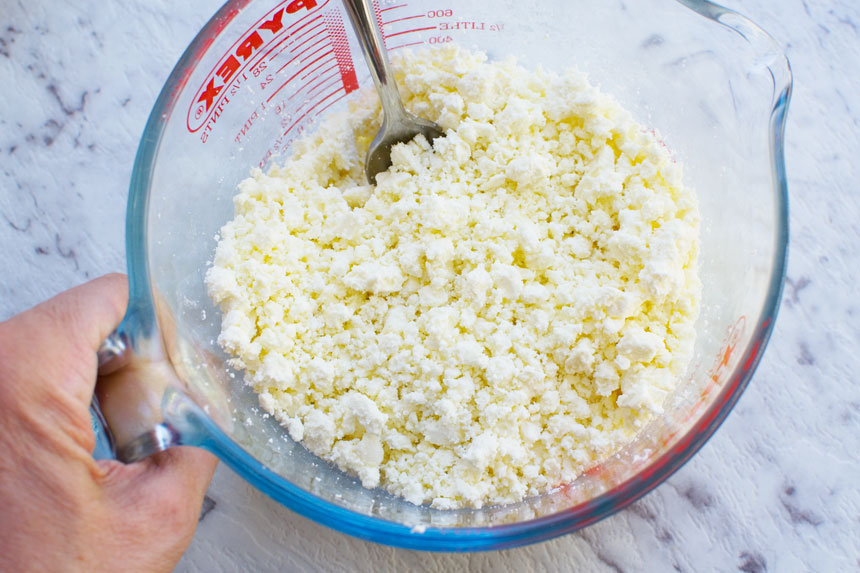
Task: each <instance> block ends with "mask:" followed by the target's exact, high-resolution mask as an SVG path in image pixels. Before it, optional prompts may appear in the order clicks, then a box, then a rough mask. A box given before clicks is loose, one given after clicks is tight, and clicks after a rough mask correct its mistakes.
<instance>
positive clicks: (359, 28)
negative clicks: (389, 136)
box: [343, 0, 405, 121]
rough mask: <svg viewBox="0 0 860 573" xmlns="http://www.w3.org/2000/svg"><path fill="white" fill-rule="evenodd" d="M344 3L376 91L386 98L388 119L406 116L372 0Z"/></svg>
mask: <svg viewBox="0 0 860 573" xmlns="http://www.w3.org/2000/svg"><path fill="white" fill-rule="evenodd" d="M343 5H344V7H345V8H346V11H347V13H348V14H349V19H350V21H352V27H353V29H354V30H355V34H356V36H358V42H359V43H360V44H361V50H362V52H364V59H365V60H366V61H367V67H368V68H370V75H371V77H373V83H374V84H376V91H377V92H378V93H379V99H380V100H381V101H382V109H383V111H384V112H385V118H386V120H387V121H391V120H395V119H397V118H400V117H403V116H404V115H405V112H404V109H403V103H402V102H401V101H400V93H399V92H398V91H397V84H396V83H395V81H394V74H393V73H392V72H391V66H390V65H389V63H388V55H387V54H386V52H385V42H384V40H383V39H382V32H381V31H380V29H379V28H378V27H377V25H376V13H375V12H374V11H373V6H372V4H371V2H370V1H369V0H343Z"/></svg>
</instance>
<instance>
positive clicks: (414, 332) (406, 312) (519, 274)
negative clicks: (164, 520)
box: [207, 47, 700, 509]
mask: <svg viewBox="0 0 860 573" xmlns="http://www.w3.org/2000/svg"><path fill="white" fill-rule="evenodd" d="M394 64H395V66H396V69H397V70H398V77H397V81H398V83H399V85H400V87H401V92H402V93H403V96H404V102H405V104H406V107H407V108H408V109H409V110H410V111H412V112H413V113H415V114H417V115H420V116H424V117H427V118H430V119H432V120H435V121H436V122H438V123H439V124H440V125H441V126H442V127H443V128H444V129H445V130H446V132H445V136H444V137H443V138H440V139H437V140H436V141H435V142H434V143H433V146H432V147H431V146H430V145H429V144H428V142H427V141H426V140H425V139H424V138H423V137H421V136H419V137H418V138H416V139H415V140H414V141H412V142H410V143H407V144H402V145H397V146H395V147H394V148H393V150H392V166H391V168H390V169H389V170H388V171H386V172H384V173H381V174H379V176H378V178H377V184H376V185H375V186H373V187H371V186H369V185H368V184H367V183H366V180H365V176H364V170H363V166H364V161H363V160H364V154H365V152H366V150H367V147H368V144H369V142H370V140H371V139H372V138H373V135H374V134H375V133H376V130H377V129H378V127H379V124H380V121H381V112H380V109H379V103H378V100H377V98H376V95H375V93H373V92H370V91H366V92H363V93H362V94H361V95H360V96H359V98H358V100H357V101H354V102H352V103H351V109H350V110H349V112H348V113H341V114H334V115H330V116H328V117H327V118H325V120H324V121H323V122H322V124H321V125H320V126H319V128H318V129H317V130H316V131H315V132H313V133H311V134H310V135H308V136H305V137H303V138H302V139H301V140H300V141H297V142H296V143H295V145H294V149H293V153H292V155H291V157H290V158H289V159H287V160H286V162H285V163H284V164H283V165H281V166H274V167H272V168H271V170H270V171H269V172H268V173H263V172H261V171H260V170H255V171H254V172H253V174H252V177H250V178H249V179H246V180H245V181H243V182H242V183H241V184H240V186H239V189H240V192H239V194H238V195H237V196H236V197H235V217H234V219H233V220H232V221H230V222H229V223H227V224H226V225H225V226H224V228H223V229H222V231H221V234H220V236H221V238H220V241H219V243H218V246H217V250H216V253H215V261H214V265H213V267H212V268H211V269H210V271H209V273H208V275H207V284H208V288H209V292H210V295H211V297H212V298H213V300H214V301H215V302H216V303H217V304H218V305H220V307H221V309H222V310H223V313H224V316H223V321H222V332H221V335H220V337H219V343H220V344H221V345H222V346H223V348H224V349H225V350H226V351H227V352H229V353H230V354H231V355H232V356H233V358H232V361H231V363H232V365H233V366H235V367H237V368H241V369H244V370H245V373H246V381H247V383H248V384H251V385H252V386H253V388H254V390H255V391H256V392H257V393H258V394H259V397H260V404H261V405H262V406H263V408H264V409H265V410H266V411H267V412H269V413H271V414H272V415H274V416H275V417H276V418H277V419H278V420H279V421H280V423H282V424H283V425H284V426H285V427H286V428H287V430H288V431H289V434H290V436H291V437H292V438H293V439H295V440H297V441H300V442H302V443H303V444H304V445H305V446H306V447H307V448H308V449H309V450H311V451H312V452H314V453H315V454H317V455H319V456H320V457H322V458H324V459H327V460H331V461H333V462H334V463H335V464H337V465H338V466H339V467H341V468H342V469H344V470H345V471H348V472H351V473H353V474H355V475H357V476H358V477H359V478H360V479H361V482H362V484H364V485H365V486H366V487H369V488H373V487H377V486H381V487H384V488H385V489H387V490H389V491H391V492H392V493H394V494H396V495H400V496H402V497H404V498H405V499H406V500H408V501H410V502H412V503H415V504H430V505H432V506H433V507H437V508H443V509H444V508H457V507H463V506H470V507H481V506H482V505H485V504H504V503H511V502H515V501H518V500H520V499H522V498H524V497H526V496H531V495H537V494H542V493H545V492H547V491H549V490H550V489H552V488H554V487H557V486H559V485H561V484H565V483H569V482H571V481H573V480H574V479H575V478H576V477H577V476H578V475H579V474H580V473H581V472H583V471H585V470H587V469H588V468H589V467H591V466H593V465H594V464H596V463H597V462H599V461H600V460H602V459H604V458H606V457H607V456H609V455H610V454H612V453H613V452H614V451H615V450H617V449H618V448H619V447H620V446H622V445H623V444H625V443H626V442H628V441H629V440H631V439H632V438H633V437H634V436H635V435H636V433H637V431H638V430H639V429H641V428H642V427H643V425H644V424H645V423H646V422H647V421H649V419H651V418H652V417H653V416H654V415H655V414H657V413H659V412H660V411H661V408H662V404H663V402H664V399H665V398H666V396H667V395H668V394H669V393H670V392H671V391H672V390H673V388H674V387H675V385H676V383H677V381H678V379H679V378H680V377H681V376H682V374H683V372H684V370H685V368H686V366H687V363H688V361H689V359H690V355H691V351H692V344H693V339H694V336H695V333H694V329H693V323H694V321H695V318H696V315H697V312H698V310H697V309H698V299H699V290H700V283H699V279H698V276H697V269H696V256H697V249H698V236H699V221H698V211H697V205H696V200H695V197H694V195H693V193H692V192H691V191H690V190H689V189H686V188H685V187H684V185H683V184H682V182H681V169H680V166H679V165H677V164H676V163H675V162H673V160H672V159H671V157H670V155H669V153H668V151H667V150H666V149H665V147H664V146H663V145H662V144H661V143H660V141H659V140H658V139H657V137H656V136H655V135H654V134H653V133H651V132H648V131H646V130H645V129H643V127H642V126H641V125H639V124H637V123H636V122H634V121H633V119H632V118H631V116H630V114H629V113H627V112H626V111H625V110H624V109H622V108H621V107H620V106H619V105H618V104H617V103H616V102H615V101H614V100H613V99H611V98H610V97H608V96H606V95H603V94H601V93H600V92H599V91H598V90H597V89H596V88H594V87H593V86H591V85H590V84H589V83H588V82H587V80H586V78H585V76H584V75H583V74H581V73H578V72H576V71H567V72H564V73H563V74H561V75H557V74H555V73H553V72H549V71H545V70H541V69H538V70H536V71H529V70H526V69H524V68H523V67H520V66H519V65H517V64H516V62H515V61H513V60H505V61H501V62H488V61H487V59H486V56H485V55H484V54H482V53H476V52H469V51H466V50H464V49H460V48H457V47H445V48H440V49H435V50H428V51H423V52H419V53H414V54H405V55H402V56H401V57H399V58H396V59H395V62H394Z"/></svg>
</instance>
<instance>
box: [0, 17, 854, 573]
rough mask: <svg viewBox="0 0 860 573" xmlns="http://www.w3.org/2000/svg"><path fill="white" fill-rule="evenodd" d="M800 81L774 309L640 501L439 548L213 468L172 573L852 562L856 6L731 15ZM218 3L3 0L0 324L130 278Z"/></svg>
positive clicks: (836, 566) (850, 567)
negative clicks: (602, 516) (611, 511)
mask: <svg viewBox="0 0 860 573" xmlns="http://www.w3.org/2000/svg"><path fill="white" fill-rule="evenodd" d="M729 4H730V5H731V6H732V7H735V8H737V9H739V10H740V11H742V12H744V13H746V14H747V15H749V16H750V17H752V18H753V19H754V20H756V21H758V22H759V23H760V24H762V25H763V27H764V28H765V29H767V30H768V31H770V32H771V33H772V34H773V35H774V36H775V37H776V38H777V39H778V40H779V41H780V42H781V43H783V44H784V45H785V46H786V50H787V53H788V55H789V57H790V59H791V62H792V64H793V67H794V71H795V79H796V91H795V94H794V100H793V103H792V108H791V112H790V120H789V126H788V141H787V164H788V176H789V186H790V194H791V202H792V203H791V241H792V242H791V254H790V264H789V271H788V279H787V285H786V289H785V294H784V299H783V304H782V309H781V311H780V315H779V319H778V321H777V324H776V329H775V331H774V334H773V338H772V340H771V343H770V346H769V348H768V350H767V353H766V355H765V358H764V360H763V362H762V363H761V366H760V367H759V369H758V372H757V373H756V375H755V377H754V379H753V381H752V383H751V385H750V387H749V389H748V390H747V391H746V393H745V395H744V396H743V397H742V399H741V401H740V403H739V404H738V406H737V408H736V409H735V410H734V412H733V413H732V414H731V416H730V417H729V419H728V421H727V422H726V423H725V424H724V425H723V427H722V428H721V429H720V430H719V431H718V433H717V435H716V436H715V437H714V438H713V439H712V440H711V441H710V442H709V443H708V444H707V445H706V446H705V447H704V448H703V449H702V451H701V452H700V453H699V454H698V455H697V456H696V457H695V458H694V459H693V460H692V461H691V462H690V463H688V464H687V465H686V466H685V467H684V468H683V469H681V470H680V471H679V472H678V473H677V474H676V475H674V476H673V477H672V478H671V479H670V480H668V482H666V483H665V484H664V485H662V486H661V487H660V488H658V489H657V490H656V491H655V492H653V493H651V494H650V495H648V496H646V497H645V498H644V499H642V500H640V501H639V502H637V503H635V504H634V505H633V506H631V507H630V508H629V509H627V510H625V511H623V512H621V513H619V514H616V515H614V516H612V517H610V518H608V519H606V520H604V521H602V522H600V523H599V524H597V525H595V526H592V527H590V528H588V529H586V530H584V531H582V532H580V533H577V534H573V535H569V536H566V537H563V538H560V539H556V540H554V541H551V542H547V543H543V544H540V545H536V546H531V547H527V548H521V549H516V550H510V551H506V552H501V553H499V552H497V553H486V554H477V555H433V554H427V553H420V552H414V551H404V550H399V549H392V548H389V547H383V546H379V545H374V544H370V543H366V542H362V541H358V540H355V539H351V538H348V537H345V536H343V535H341V534H338V533H335V532H333V531H330V530H327V529H325V528H323V527H321V526H319V525H316V524H314V523H312V522H310V521H308V520H306V519H304V518H302V517H299V516H297V515H295V514H293V513H292V512H290V511H289V510H287V509H285V508H283V507H281V506H279V505H277V504H276V503H274V502H272V501H270V500H268V499H267V498H265V497H264V496H263V495H262V494H260V493H258V492H257V491H255V490H253V489H252V488H250V487H249V486H248V485H246V484H245V483H244V482H243V481H241V480H240V479H239V478H237V477H236V476H235V475H234V474H232V473H231V472H230V471H229V470H228V469H226V468H223V467H222V468H220V469H219V470H218V473H217V474H216V478H215V481H214V483H213V485H212V487H211V489H210V492H209V497H208V499H207V503H206V507H205V508H204V509H206V510H208V511H207V512H206V513H205V515H204V517H203V519H202V521H201V524H200V527H199V530H198V532H197V535H196V537H195V539H194V542H193V544H192V545H191V548H190V549H189V551H188V552H187V554H186V555H185V557H184V558H183V560H182V561H181V562H180V565H179V568H178V569H179V570H180V571H189V572H193V571H207V572H208V571H232V570H239V569H243V570H249V571H256V570H259V571H274V570H285V571H293V570H301V571H304V570H307V571H311V570H323V571H327V570H367V571H387V570H396V571H402V570H411V569H416V570H422V569H423V570H430V571H448V570H455V569H460V568H470V569H475V570H492V571H531V570H572V569H578V570H583V571H591V570H594V571H667V570H671V569H673V568H674V569H675V570H678V571H704V570H721V571H729V570H734V569H738V570H741V571H746V572H761V571H811V570H815V571H857V570H858V569H860V488H858V483H860V437H858V436H860V387H858V383H857V376H856V375H855V371H856V370H858V369H860V321H858V318H860V296H858V295H860V289H858V288H857V286H856V283H857V280H858V279H859V278H860V277H858V274H859V273H858V269H860V199H858V189H857V187H858V181H860V178H858V172H857V170H856V169H855V160H856V158H858V157H860V135H858V134H860V35H858V34H860V31H858V26H860V6H858V5H857V4H856V2H855V1H854V0H785V1H783V2H779V3H777V2H771V1H769V0H744V1H742V0H733V1H731V2H729ZM218 5H219V0H193V1H188V2H169V1H168V0H125V1H124V2H96V1H94V0H92V1H84V0H70V1H68V2H54V1H49V0H0V83H1V84H2V88H0V243H2V245H3V248H2V250H0V269H2V279H0V319H2V318H6V317H8V316H10V315H12V314H14V313H15V312H17V311H19V310H22V309H24V308H26V307H28V306H30V305H32V304H34V303H36V302H38V301H39V300H41V299H44V298H45V297H48V296H50V295H52V294H54V293H56V292H58V291H60V290H62V289H65V288H67V287H70V286H72V285H74V284H77V283H80V282H82V281H84V280H85V279H87V278H88V277H94V276H97V275H99V274H102V273H105V272H108V271H122V270H124V256H125V255H124V250H123V219H124V210H125V200H126V194H127V186H128V180H129V176H130V173H131V167H132V162H133V158H134V152H135V149H136V147H137V143H138V138H139V136H140V133H141V131H142V129H143V125H144V122H145V120H146V117H147V114H148V113H149V110H150V108H151V106H152V104H153V102H154V100H155V97H156V95H157V93H158V90H159V89H160V87H161V85H162V83H163V81H164V80H165V79H166V77H167V75H168V73H169V72H170V69H171V68H172V66H173V64H174V63H175V61H176V60H177V59H178V57H179V55H180V54H181V53H182V50H183V49H184V48H185V46H186V45H187V44H188V42H189V41H190V40H191V39H192V37H193V36H194V34H195V32H196V31H197V30H198V29H199V28H200V26H201V25H202V24H203V23H204V22H205V21H206V19H207V18H208V16H209V15H210V14H211V13H213V12H214V11H215V9H216V8H217V7H218Z"/></svg>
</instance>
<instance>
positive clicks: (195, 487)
mask: <svg viewBox="0 0 860 573" xmlns="http://www.w3.org/2000/svg"><path fill="white" fill-rule="evenodd" d="M97 464H99V465H100V466H101V472H100V473H101V474H102V475H103V479H102V485H103V487H104V489H105V490H106V493H107V494H108V497H109V498H111V499H113V500H114V501H115V502H116V503H117V504H118V505H119V506H120V507H121V508H122V513H124V514H125V515H129V516H131V515H135V516H137V518H138V520H142V521H143V523H144V524H145V523H149V524H155V525H158V524H160V526H164V527H170V528H175V529H176V530H175V531H173V532H172V533H173V534H175V535H178V536H186V535H187V537H188V540H189V541H190V539H191V535H192V534H193V532H194V528H195V526H196V525H197V519H198V517H199V515H200V508H201V505H202V503H203V497H204V496H205V495H206V490H207V489H208V487H209V483H210V482H211V481H212V475H213V474H214V472H215V467H216V466H217V465H218V458H216V457H215V456H214V455H213V454H211V453H209V452H208V451H206V450H203V449H200V448H196V447H192V446H176V447H172V448H168V449H167V450H165V451H163V452H158V453H156V454H153V455H152V456H150V457H148V458H145V459H143V460H141V461H139V462H134V463H131V464H123V463H121V462H118V461H116V460H99V461H98V462H97Z"/></svg>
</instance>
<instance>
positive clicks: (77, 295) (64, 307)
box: [0, 274, 128, 405]
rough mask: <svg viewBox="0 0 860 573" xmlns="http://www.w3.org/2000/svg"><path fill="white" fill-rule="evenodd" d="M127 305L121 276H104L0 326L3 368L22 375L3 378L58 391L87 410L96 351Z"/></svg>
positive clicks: (93, 381) (122, 276)
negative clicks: (64, 393)
mask: <svg viewBox="0 0 860 573" xmlns="http://www.w3.org/2000/svg"><path fill="white" fill-rule="evenodd" d="M127 300H128V281H127V280H126V278H125V276H124V275H119V274H114V275H106V276H103V277H100V278H97V279H95V280H93V281H90V282H88V283H86V284H83V285H80V286H78V287H75V288H73V289H71V290H68V291H66V292H63V293H60V294H59V295H57V296H55V297H54V298H52V299H50V300H48V301H45V302H43V303H42V304H39V305H38V306H36V307H34V308H32V309H31V310H29V311H26V312H22V313H21V314H19V315H17V316H14V317H12V318H11V319H9V320H8V321H6V322H5V323H2V324H0V340H2V342H3V344H2V348H0V351H2V352H0V354H6V355H8V359H7V360H5V361H4V362H5V366H6V368H8V369H10V370H15V369H18V370H22V371H21V372H11V373H9V374H10V376H7V378H9V379H21V380H26V381H27V385H28V386H29V387H30V388H31V389H33V390H35V389H40V390H43V391H44V390H47V391H49V392H51V393H55V392H57V391H60V390H62V391H64V392H67V393H68V394H67V395H68V396H69V397H70V398H72V399H73V401H74V403H77V404H82V405H86V404H89V402H90V399H91V397H92V393H93V385H94V384H95V379H96V369H97V366H98V364H97V359H96V350H97V349H98V347H99V345H100V344H101V343H102V341H103V340H104V339H105V338H107V336H108V335H109V334H110V332H111V331H112V330H113V329H115V328H116V327H117V325H118V324H119V322H120V320H122V316H123V314H124V312H125V308H126V303H127ZM13 358H14V360H13ZM11 374H16V376H12V375H11Z"/></svg>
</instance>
